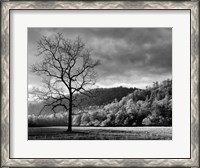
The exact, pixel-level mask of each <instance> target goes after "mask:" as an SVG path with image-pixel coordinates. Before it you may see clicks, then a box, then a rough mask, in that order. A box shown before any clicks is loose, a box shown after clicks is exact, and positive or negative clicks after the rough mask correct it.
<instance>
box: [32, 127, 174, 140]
mask: <svg viewBox="0 0 200 168" xmlns="http://www.w3.org/2000/svg"><path fill="white" fill-rule="evenodd" d="M66 130H67V127H29V128H28V139H29V140H171V139H172V127H73V132H70V133H69V132H67V131H66Z"/></svg>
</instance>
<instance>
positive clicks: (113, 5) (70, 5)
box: [1, 1, 199, 167]
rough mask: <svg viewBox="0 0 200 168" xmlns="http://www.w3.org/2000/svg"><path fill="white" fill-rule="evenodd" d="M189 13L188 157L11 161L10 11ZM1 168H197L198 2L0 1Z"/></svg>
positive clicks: (12, 159)
mask: <svg viewBox="0 0 200 168" xmlns="http://www.w3.org/2000/svg"><path fill="white" fill-rule="evenodd" d="M33 9H39V10H47V9H48V10H72V9H85V10H91V9H99V10H100V9H101V10H105V9H114V10H125V9H128V10H169V9H171V10H189V11H190V37H191V39H190V40H191V42H190V54H191V63H190V67H191V76H190V77H191V79H190V84H191V87H190V96H191V98H190V102H191V113H190V115H191V116H190V123H191V125H190V158H181V157H180V158H152V157H151V156H149V157H148V158H128V159H125V158H87V159H81V158H68V159H60V158H54V159H53V158H37V159H36V158H35V159H34V158H11V157H10V148H11V147H10V132H11V131H12V130H11V127H10V109H11V106H12V104H10V98H11V97H10V95H11V92H10V84H11V82H12V81H11V80H10V66H11V64H10V61H11V60H10V53H11V51H10V44H11V43H12V39H11V38H10V26H11V22H10V14H11V11H12V10H33ZM1 18H2V19H1V167H85V166H86V167H199V1H87V2H86V1H49V2H40V1H21V2H20V1H3V2H1Z"/></svg>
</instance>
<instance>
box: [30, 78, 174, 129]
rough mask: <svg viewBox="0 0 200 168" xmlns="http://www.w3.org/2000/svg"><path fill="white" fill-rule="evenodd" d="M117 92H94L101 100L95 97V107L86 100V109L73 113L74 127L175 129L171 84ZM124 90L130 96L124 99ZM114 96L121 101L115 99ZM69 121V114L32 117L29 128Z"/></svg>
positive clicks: (166, 81)
mask: <svg viewBox="0 0 200 168" xmlns="http://www.w3.org/2000/svg"><path fill="white" fill-rule="evenodd" d="M118 89H119V92H117V91H118ZM118 89H117V88H115V89H113V88H112V89H100V90H98V89H97V90H98V92H97V90H93V91H94V92H95V93H98V94H99V97H96V96H95V97H94V100H92V101H91V102H90V103H91V104H92V103H93V104H92V105H91V104H90V103H89V102H88V100H87V99H86V100H85V102H84V103H83V105H85V108H83V109H74V112H75V114H76V115H74V116H73V125H74V126H96V127H98V126H101V127H115V126H126V127H127V126H141V125H148V126H171V125H172V80H165V81H163V82H161V83H158V82H155V83H154V84H153V86H151V87H147V88H146V89H143V90H141V89H128V88H122V87H120V88H118ZM121 90H124V94H125V93H126V94H127V95H125V96H123V94H121V92H120V91H121ZM125 90H126V91H125ZM99 91H100V92H99ZM129 91H130V93H129ZM109 94H113V95H109ZM108 95H109V96H108ZM114 95H115V96H119V95H120V96H122V97H120V96H119V97H117V98H118V99H116V97H114ZM101 96H102V97H101ZM103 96H108V97H105V98H104V97H103ZM95 98H96V99H95ZM101 99H103V100H104V101H101ZM95 100H96V103H95ZM107 102H110V103H107ZM104 104H105V105H104ZM67 118H68V113H67V112H65V113H57V114H55V115H53V114H52V113H51V115H46V116H38V117H37V116H34V115H32V116H31V115H29V126H41V125H42V126H50V125H67V121H68V120H67Z"/></svg>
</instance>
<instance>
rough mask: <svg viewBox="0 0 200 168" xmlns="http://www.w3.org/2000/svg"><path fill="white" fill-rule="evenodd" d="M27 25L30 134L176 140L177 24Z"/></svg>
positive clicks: (31, 136)
mask: <svg viewBox="0 0 200 168" xmlns="http://www.w3.org/2000/svg"><path fill="white" fill-rule="evenodd" d="M27 31H28V51H27V65H28V66H27V78H28V82H27V89H28V95H27V98H28V103H27V120H28V140H172V138H173V137H172V121H173V120H172V103H173V101H172V28H170V27H166V28H163V27H158V28H148V27H141V28H136V27H128V28H125V27H124V28H122V27H107V28H104V27H74V28H73V27H72V28H71V27H67V28H65V27H63V28H61V27H58V28H51V27H47V28H46V27H38V28H37V27H29V28H28V29H27Z"/></svg>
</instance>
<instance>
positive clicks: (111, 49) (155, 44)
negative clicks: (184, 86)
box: [28, 28, 172, 89]
mask: <svg viewBox="0 0 200 168" xmlns="http://www.w3.org/2000/svg"><path fill="white" fill-rule="evenodd" d="M58 32H60V33H63V36H64V37H66V38H68V39H72V40H73V39H75V38H76V37H77V36H80V37H81V38H82V40H83V41H84V42H85V43H86V46H87V48H90V49H92V55H91V57H92V58H94V59H98V60H100V61H101V65H100V66H98V67H97V68H96V72H97V73H98V79H97V82H96V86H97V87H117V86H127V87H138V88H145V86H147V85H152V83H153V82H155V81H162V80H165V79H167V78H172V29H171V28H29V29H28V67H30V66H31V65H32V64H34V63H35V62H37V61H39V60H38V57H36V56H35V54H36V53H37V42H38V41H39V40H40V38H41V37H42V36H43V35H45V36H52V35H55V34H56V33H58ZM28 85H29V86H28V88H29V89H31V88H32V87H38V86H40V85H41V83H40V80H39V78H38V77H37V76H35V75H34V74H32V73H30V72H29V73H28Z"/></svg>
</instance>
